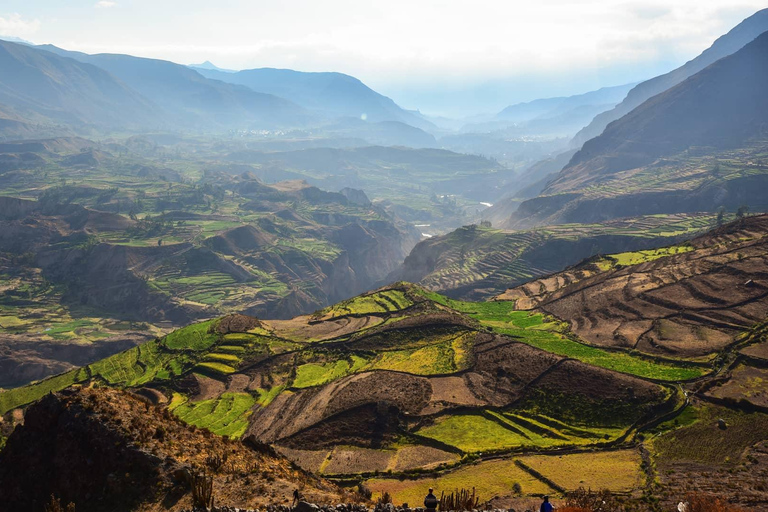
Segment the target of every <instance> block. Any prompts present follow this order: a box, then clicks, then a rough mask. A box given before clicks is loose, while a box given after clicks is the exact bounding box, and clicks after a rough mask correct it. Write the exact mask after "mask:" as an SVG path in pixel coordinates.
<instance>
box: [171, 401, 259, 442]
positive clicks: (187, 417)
mask: <svg viewBox="0 0 768 512" xmlns="http://www.w3.org/2000/svg"><path fill="white" fill-rule="evenodd" d="M255 403H256V400H255V399H254V398H253V396H251V395H250V394H248V393H224V394H222V395H221V396H220V397H219V398H216V399H211V400H203V401H202V402H195V403H191V402H189V401H188V399H187V398H186V397H184V396H183V395H180V394H178V393H174V395H173V399H172V401H171V403H170V404H169V406H168V408H169V409H170V410H171V411H173V414H175V415H176V416H177V417H178V418H179V419H181V420H182V421H184V422H185V423H189V424H191V425H195V426H196V427H200V428H206V429H208V430H210V431H211V432H213V433H214V434H217V435H220V436H227V437H230V438H235V439H237V438H240V437H242V435H243V434H244V433H245V431H246V430H247V428H248V417H249V416H250V415H251V407H253V406H254V404H255Z"/></svg>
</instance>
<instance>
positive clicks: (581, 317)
mask: <svg viewBox="0 0 768 512" xmlns="http://www.w3.org/2000/svg"><path fill="white" fill-rule="evenodd" d="M767 237H768V216H765V215H762V216H757V217H750V218H747V219H744V220H743V221H737V222H735V223H733V224H730V225H728V226H724V227H722V228H720V229H717V230H715V231H713V232H711V233H707V234H706V235H703V236H700V237H697V238H694V239H693V240H691V241H690V243H689V244H686V245H684V246H681V250H680V251H679V252H678V253H676V252H677V251H672V252H671V253H670V255H668V256H664V257H657V255H658V256H661V255H664V254H665V253H664V252H663V251H660V252H658V253H654V252H653V251H650V252H648V253H645V254H643V253H636V256H631V255H630V256H629V257H625V256H621V255H619V256H616V257H608V259H606V260H596V261H589V262H586V263H584V264H582V265H579V266H577V267H575V268H573V269H569V270H567V271H565V272H563V273H558V274H554V275H551V276H547V277H546V278H544V279H540V280H536V281H532V282H530V283H526V284H525V285H523V286H520V287H517V288H514V289H511V290H508V291H507V292H505V293H504V294H502V295H500V296H499V298H500V299H504V300H515V301H517V306H518V307H519V308H521V309H533V308H536V309H538V310H541V311H545V312H546V313H548V314H551V315H554V316H555V317H557V318H561V319H564V320H566V321H567V322H568V323H569V325H570V328H571V331H572V332H573V333H575V334H577V335H578V336H579V337H580V338H582V339H584V340H586V341H588V342H589V343H591V344H594V345H598V346H603V347H622V348H630V349H635V350H640V351H643V352H646V353H652V354H658V355H673V356H683V357H691V356H707V355H710V354H713V353H716V352H721V351H723V350H724V349H725V348H727V347H728V346H729V345H730V344H732V343H733V342H734V340H735V339H738V335H739V334H741V333H743V332H745V331H747V330H748V329H749V328H750V327H752V326H753V325H756V324H758V323H760V322H763V321H764V320H765V319H766V317H768V280H766V279H767V278H768V259H766V254H768V250H767V249H768V238H767ZM633 257H634V258H635V259H636V260H637V261H639V263H637V264H634V265H621V264H617V263H615V262H619V261H625V260H628V261H632V258H633ZM644 260H647V261H644ZM601 267H602V268H607V270H601Z"/></svg>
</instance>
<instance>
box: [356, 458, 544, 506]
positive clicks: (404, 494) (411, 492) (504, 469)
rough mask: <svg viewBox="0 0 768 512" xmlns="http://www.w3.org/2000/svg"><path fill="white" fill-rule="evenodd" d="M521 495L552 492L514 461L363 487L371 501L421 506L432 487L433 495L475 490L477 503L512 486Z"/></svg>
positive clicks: (376, 480) (369, 482)
mask: <svg viewBox="0 0 768 512" xmlns="http://www.w3.org/2000/svg"><path fill="white" fill-rule="evenodd" d="M516 483H517V484H519V485H520V491H521V494H523V495H532V494H538V495H541V494H550V493H552V492H553V491H554V490H553V489H552V488H550V487H549V486H548V485H547V484H545V483H544V482H542V481H541V480H538V479H537V478H535V477H534V476H532V475H531V474H530V473H527V472H526V471H524V470H523V469H521V468H520V467H518V466H517V465H516V464H515V461H514V460H509V459H508V460H492V461H486V462H480V463H476V464H471V465H467V466H464V467H461V468H459V469H456V470H455V471H450V472H447V473H443V474H441V475H440V476H438V477H434V478H432V477H428V478H427V477H425V478H418V479H407V480H400V479H394V478H372V479H370V480H367V481H366V482H365V485H366V486H367V487H369V488H370V489H371V490H372V491H373V492H374V499H375V498H377V497H379V496H381V495H382V494H383V493H385V492H388V493H389V494H390V495H391V496H392V498H393V500H394V502H395V503H396V504H398V505H400V504H403V503H408V504H410V505H411V506H413V504H414V503H421V502H422V501H423V500H424V493H425V491H424V490H425V489H428V488H429V487H432V488H433V489H435V492H436V493H437V496H440V494H441V493H442V492H446V493H450V492H453V491H454V490H456V489H470V488H475V489H476V490H477V495H478V496H480V499H481V500H485V499H490V498H492V497H494V496H504V495H507V494H509V492H510V490H511V489H512V488H513V487H514V485H515V484H516Z"/></svg>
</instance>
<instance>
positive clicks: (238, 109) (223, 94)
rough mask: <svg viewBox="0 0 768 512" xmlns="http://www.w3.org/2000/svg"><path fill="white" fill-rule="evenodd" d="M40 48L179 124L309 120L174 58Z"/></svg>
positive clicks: (205, 127) (278, 101) (198, 126)
mask: <svg viewBox="0 0 768 512" xmlns="http://www.w3.org/2000/svg"><path fill="white" fill-rule="evenodd" d="M36 48H38V49H40V50H42V51H47V52H50V53H54V54H57V55H61V56H64V57H69V58H71V59H74V60H76V61H80V62H84V63H88V64H91V65H93V66H97V67H99V68H101V69H103V70H105V71H107V72H108V73H110V74H111V75H113V76H115V77H117V78H118V79H120V80H121V81H123V82H124V83H125V84H127V85H128V86H129V87H131V88H132V89H133V90H135V91H137V92H138V93H139V94H141V95H143V96H144V97H146V98H148V99H149V100H151V101H153V102H154V103H155V104H157V105H160V106H161V107H162V108H163V109H164V110H165V111H166V112H167V114H168V116H169V117H170V119H171V120H172V121H173V122H174V123H175V125H176V126H177V127H181V126H184V127H185V128H186V129H190V128H193V129H195V130H196V131H203V132H211V131H215V130H214V129H213V128H214V127H215V129H218V130H221V129H222V128H225V129H241V130H242V129H249V130H256V129H275V128H286V127H296V126H301V125H303V124H306V123H307V122H308V121H310V120H311V116H310V115H309V113H308V112H306V111H305V110H304V109H302V108H301V107H299V106H297V105H295V104H294V103H291V102H290V101H288V100H285V99H283V98H278V97H277V96H274V95H271V94H263V93H257V92H255V91H252V90H250V89H248V88H246V87H242V86H236V85H232V84H227V83H223V82H220V81H218V80H211V79H208V78H205V77H204V76H202V75H201V74H200V73H198V72H197V71H195V70H193V69H190V68H188V67H186V66H182V65H180V64H174V63H173V62H168V61H164V60H156V59H145V58H141V57H133V56H131V55H119V54H98V55H88V54H85V53H81V52H72V51H67V50H63V49H61V48H57V47H56V46H52V45H42V46H37V47H36Z"/></svg>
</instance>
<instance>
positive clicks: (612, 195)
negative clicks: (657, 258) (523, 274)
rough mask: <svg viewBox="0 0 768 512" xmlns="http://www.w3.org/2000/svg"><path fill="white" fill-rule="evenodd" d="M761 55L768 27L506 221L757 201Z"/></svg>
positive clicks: (640, 113) (647, 109)
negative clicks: (760, 34) (764, 32)
mask: <svg viewBox="0 0 768 512" xmlns="http://www.w3.org/2000/svg"><path fill="white" fill-rule="evenodd" d="M766 55H768V33H766V34H763V35H762V36H759V37H758V38H757V39H755V40H754V41H753V42H751V43H749V44H747V45H746V46H745V47H744V48H742V49H741V50H739V51H737V52H736V53H734V54H733V55H731V56H728V57H725V58H723V59H721V60H719V61H718V62H716V63H714V64H712V65H710V66H709V67H707V68H706V69H704V70H702V71H700V72H699V73H697V74H696V75H694V76H692V77H690V78H688V79H687V80H685V81H684V82H682V83H680V84H679V85H677V86H676V87H673V88H672V89H670V90H668V91H666V92H664V93H662V94H659V95H657V96H655V97H653V98H652V99H649V100H648V101H646V102H645V103H643V104H642V105H640V106H639V107H637V108H636V109H634V110H633V111H632V112H630V113H628V114H627V115H625V116H624V117H622V118H621V119H619V120H618V121H615V122H613V123H611V124H610V125H609V126H608V127H607V128H606V130H605V132H603V134H602V135H600V136H599V137H596V138H594V139H592V140H590V141H588V142H586V143H585V144H584V146H583V148H582V149H581V150H580V151H579V152H577V153H576V154H575V155H574V157H573V158H572V159H571V162H570V163H569V164H568V165H567V166H566V167H565V168H564V169H563V170H562V171H561V172H560V174H559V175H558V176H557V177H556V178H555V179H554V180H552V181H550V182H549V184H548V185H547V186H546V188H544V190H543V191H542V192H541V194H540V195H539V197H537V198H534V199H531V200H528V201H526V202H524V203H523V204H521V205H520V208H519V209H518V210H517V212H515V214H514V215H513V216H512V217H511V218H510V220H509V221H508V222H507V223H506V226H507V227H522V226H531V225H540V224H553V223H564V222H595V221H600V220H605V219H610V218H615V217H624V216H629V215H638V214H656V213H680V212H691V211H713V209H716V208H718V207H720V206H723V207H725V208H728V209H733V210H735V209H736V208H738V207H739V206H740V205H742V204H750V205H752V206H753V207H759V208H764V207H765V205H764V201H763V200H762V196H763V195H764V190H765V187H766V172H765V170H766V167H765V165H764V161H763V160H764V155H765V153H766V141H765V135H766V134H765V124H766V122H767V121H768V118H766V112H768V103H766V97H765V94H763V91H764V90H765V88H766V87H767V86H768V70H767V69H766V67H765V61H766Z"/></svg>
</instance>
